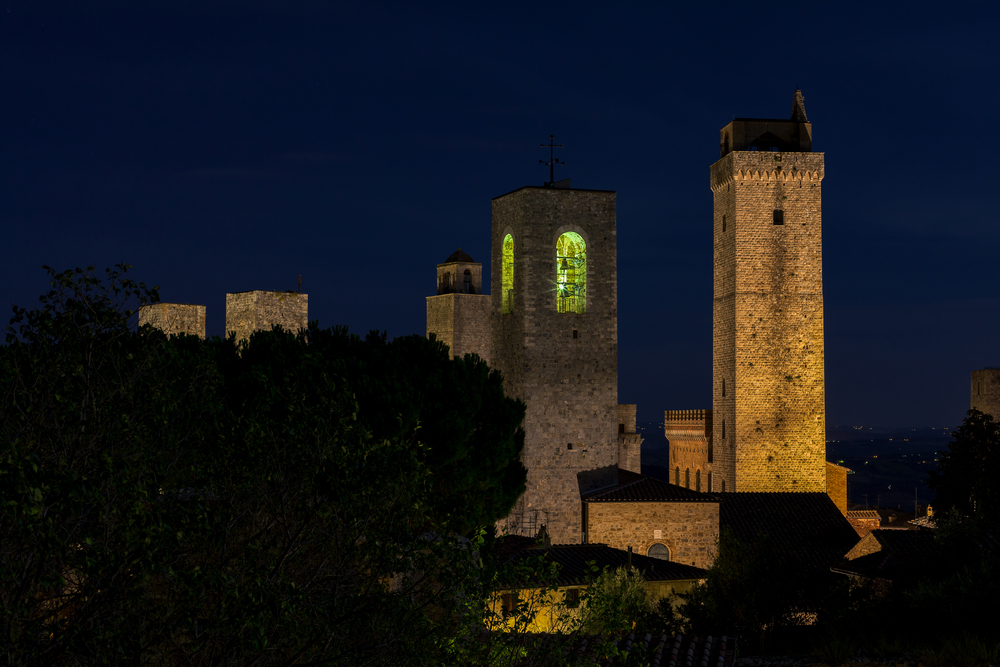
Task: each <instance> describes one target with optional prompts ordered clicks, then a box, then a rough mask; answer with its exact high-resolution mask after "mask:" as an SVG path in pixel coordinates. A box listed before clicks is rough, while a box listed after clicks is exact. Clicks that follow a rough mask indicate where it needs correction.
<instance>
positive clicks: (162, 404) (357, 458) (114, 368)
mask: <svg viewBox="0 0 1000 667" xmlns="http://www.w3.org/2000/svg"><path fill="white" fill-rule="evenodd" d="M126 269H127V267H125V266H119V267H116V268H115V269H113V270H111V271H109V273H108V274H107V276H106V277H105V279H104V280H101V279H99V278H98V277H97V276H96V275H95V274H94V272H93V270H92V269H86V270H81V269H77V270H75V271H67V272H63V273H58V274H57V273H55V272H54V271H51V270H49V272H50V277H51V281H52V284H53V289H52V291H50V292H49V293H48V294H46V295H45V296H43V297H42V299H41V303H40V307H39V308H37V309H35V310H30V311H29V310H24V309H15V314H14V318H13V320H12V322H11V327H10V328H9V330H8V337H7V345H6V346H4V347H3V348H0V438H2V442H3V449H2V450H0V652H3V653H2V654H3V656H4V659H5V660H6V662H8V663H9V664H40V665H63V664H67V665H68V664H82V663H88V664H92V663H114V664H118V663H135V664H139V663H142V664H150V665H156V664H190V665H208V664H211V665H227V664H234V665H236V664H238V665H254V664H261V665H264V664H266V665H271V664H293V663H294V664H300V665H301V664H319V663H322V664H351V665H355V664H407V663H412V662H425V661H428V662H437V661H443V662H447V661H448V660H449V655H450V654H449V653H448V651H447V650H446V648H447V645H448V642H447V641H446V639H447V638H448V637H452V636H455V633H456V632H458V631H459V630H460V629H461V622H462V616H461V614H460V613H458V612H459V611H460V607H461V606H462V605H464V604H465V602H464V601H465V600H467V599H468V597H469V596H470V595H473V594H477V593H476V591H477V590H479V589H478V588H477V586H478V587H479V588H481V587H482V585H483V584H482V581H481V579H480V578H479V577H480V576H481V572H482V570H481V568H479V567H478V565H477V559H476V554H475V552H474V548H473V547H474V545H473V544H470V543H469V541H468V540H466V539H465V538H462V537H461V536H459V535H456V533H455V530H456V529H457V528H463V529H464V528H466V527H468V526H471V525H475V523H476V522H477V521H480V520H482V519H483V518H484V517H494V516H501V515H502V514H503V513H504V512H505V511H506V510H509V504H508V505H507V506H506V507H505V506H504V503H507V502H508V499H509V498H510V496H512V495H514V494H516V493H518V492H519V491H518V490H519V489H520V488H521V487H522V486H523V483H524V480H523V474H524V473H523V467H521V466H520V463H518V462H517V454H519V451H520V443H521V442H523V437H522V436H521V435H520V433H519V431H518V425H519V423H520V419H521V416H522V415H523V405H521V404H519V403H517V402H515V401H511V400H509V399H506V398H504V397H503V394H502V391H501V390H500V378H499V376H498V375H496V374H491V373H490V372H489V371H488V369H487V368H486V367H485V364H482V362H481V361H479V360H477V359H474V358H466V359H463V360H452V359H450V358H449V356H448V355H447V353H446V352H445V351H444V350H443V348H442V347H441V346H440V345H439V344H437V343H434V342H433V341H420V340H417V339H402V340H398V339H397V341H392V342H388V341H386V340H385V339H384V337H379V336H369V338H368V339H365V340H361V339H359V338H357V337H352V336H349V335H348V334H347V333H346V331H344V330H340V329H333V330H320V329H318V328H317V327H315V326H312V327H310V329H309V330H308V331H307V332H303V333H300V334H298V335H293V334H290V333H287V332H282V331H273V332H261V333H258V334H255V335H254V336H252V337H251V339H250V340H249V341H248V342H247V343H245V344H243V345H241V346H238V345H237V344H236V342H235V340H233V339H229V340H221V339H215V340H210V341H203V340H201V339H199V338H196V337H186V336H181V337H169V338H168V337H167V336H164V335H163V334H162V333H161V332H159V331H156V330H154V329H151V328H149V327H143V328H141V329H139V330H136V329H135V327H134V313H135V307H136V306H137V305H139V304H141V303H150V302H155V301H156V300H157V298H158V295H157V294H156V291H155V289H147V288H146V287H145V286H144V285H142V284H139V283H135V282H134V281H131V280H130V279H129V278H127V276H126ZM411 364H412V365H414V366H416V369H414V368H410V365H411ZM444 396H450V397H453V398H458V399H461V400H460V404H459V405H455V406H450V407H448V406H445V407H442V406H439V405H437V404H436V402H435V401H437V400H438V399H440V398H441V397H444ZM452 419H454V420H457V422H458V425H457V426H455V425H453V424H450V423H448V424H445V423H441V422H442V421H447V420H452ZM479 448H486V449H489V451H479ZM511 459H513V461H512V460H511ZM498 471H500V472H502V473H503V474H500V475H498V474H497V472H498ZM509 503H510V504H512V503H513V501H512V500H510V501H509ZM417 656H419V658H418V657H417Z"/></svg>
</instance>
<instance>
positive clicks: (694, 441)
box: [663, 410, 726, 492]
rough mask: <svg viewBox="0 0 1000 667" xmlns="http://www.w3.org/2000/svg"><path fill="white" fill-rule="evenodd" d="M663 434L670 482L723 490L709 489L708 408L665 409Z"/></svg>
mask: <svg viewBox="0 0 1000 667" xmlns="http://www.w3.org/2000/svg"><path fill="white" fill-rule="evenodd" d="M663 434H664V435H665V436H666V438H667V441H668V442H669V443H670V450H669V451H670V481H671V482H673V483H674V484H676V485H678V486H683V487H685V488H688V489H694V490H695V491H709V492H711V491H724V490H726V489H723V488H721V485H719V488H713V486H715V477H714V474H713V473H712V459H713V455H712V411H711V410H666V411H665V412H664V413H663Z"/></svg>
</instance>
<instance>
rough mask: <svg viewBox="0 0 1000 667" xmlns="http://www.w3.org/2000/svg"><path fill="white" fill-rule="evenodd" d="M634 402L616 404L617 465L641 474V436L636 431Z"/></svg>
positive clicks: (635, 406)
mask: <svg viewBox="0 0 1000 667" xmlns="http://www.w3.org/2000/svg"><path fill="white" fill-rule="evenodd" d="M637 409H638V406H637V405H636V404H635V403H622V404H619V405H618V467H619V468H621V469H623V470H631V471H632V472H634V473H638V474H642V436H641V435H640V434H639V433H637V432H636V431H638V427H637V426H636V422H635V415H636V411H637Z"/></svg>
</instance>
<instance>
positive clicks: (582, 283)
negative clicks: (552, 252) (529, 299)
mask: <svg viewBox="0 0 1000 667" xmlns="http://www.w3.org/2000/svg"><path fill="white" fill-rule="evenodd" d="M556 311H557V312H560V313H581V314H582V313H585V312H587V243H586V242H585V241H584V240H583V237H582V236H580V235H579V234H577V233H576V232H566V233H565V234H562V235H561V236H560V237H559V238H558V239H557V240H556Z"/></svg>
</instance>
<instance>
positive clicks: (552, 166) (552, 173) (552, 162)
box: [538, 134, 566, 185]
mask: <svg viewBox="0 0 1000 667" xmlns="http://www.w3.org/2000/svg"><path fill="white" fill-rule="evenodd" d="M555 138H556V135H554V134H550V135H549V143H547V144H540V145H541V147H542V148H548V149H549V161H548V162H546V161H545V160H539V161H538V164H544V165H546V166H547V167H548V168H549V182H548V183H546V184H545V185H552V184H553V183H555V182H556V165H557V164H558V165H562V166H563V167H565V166H566V163H565V162H560V161H559V160H557V159H556V158H555V149H557V148H563V145H562V144H557V143H554V141H555Z"/></svg>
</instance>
